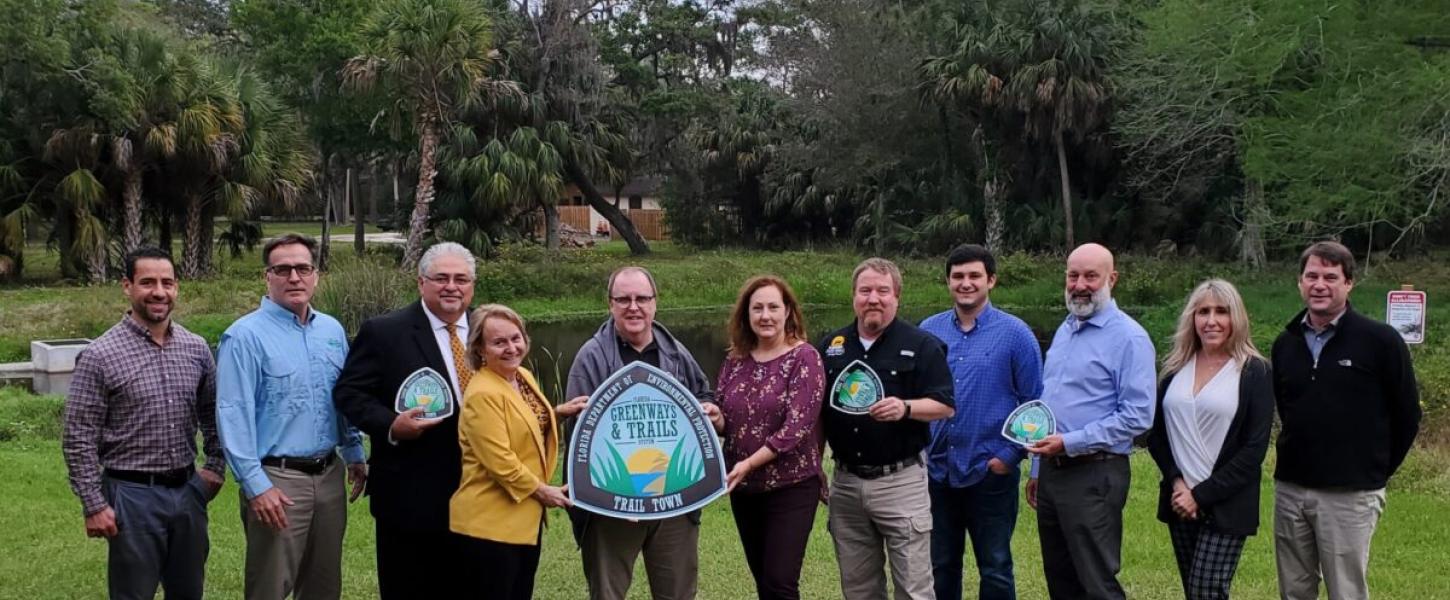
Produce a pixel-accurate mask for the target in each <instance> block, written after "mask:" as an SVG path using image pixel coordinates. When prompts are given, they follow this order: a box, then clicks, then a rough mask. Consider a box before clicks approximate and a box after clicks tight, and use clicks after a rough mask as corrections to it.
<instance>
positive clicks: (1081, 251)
mask: <svg viewBox="0 0 1450 600" xmlns="http://www.w3.org/2000/svg"><path fill="white" fill-rule="evenodd" d="M1074 265H1076V266H1078V267H1079V268H1084V267H1089V266H1091V267H1095V268H1098V269H1100V270H1101V271H1102V272H1103V273H1112V272H1113V251H1112V250H1108V249H1107V248H1106V247H1105V246H1103V245H1102V244H1083V245H1081V246H1078V247H1077V248H1076V249H1074V250H1073V251H1072V253H1071V254H1068V255H1067V267H1068V268H1069V269H1071V268H1072V267H1073V266H1074Z"/></svg>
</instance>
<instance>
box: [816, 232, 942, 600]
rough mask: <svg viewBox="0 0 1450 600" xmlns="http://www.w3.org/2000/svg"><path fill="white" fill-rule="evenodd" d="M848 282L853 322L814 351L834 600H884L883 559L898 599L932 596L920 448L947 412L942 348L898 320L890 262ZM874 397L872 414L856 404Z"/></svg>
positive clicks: (896, 276)
mask: <svg viewBox="0 0 1450 600" xmlns="http://www.w3.org/2000/svg"><path fill="white" fill-rule="evenodd" d="M851 281H852V297H853V300H852V307H853V308H854V309H855V312H856V321H855V322H854V323H852V324H851V325H849V326H846V327H844V328H841V329H839V330H837V331H835V332H832V333H831V334H829V335H827V336H826V338H825V339H823V340H822V341H821V343H820V345H819V346H818V350H820V352H821V356H822V358H823V359H824V361H825V366H826V380H827V381H830V382H832V383H833V385H832V386H831V389H828V390H827V398H826V401H825V404H826V407H825V408H823V409H822V411H821V412H822V414H821V420H822V422H823V424H824V426H825V433H826V440H827V441H828V442H830V444H831V453H832V455H833V456H834V457H835V460H836V473H835V477H833V478H832V481H831V491H830V520H829V524H830V531H831V537H832V539H833V540H835V545H836V561H837V563H838V565H839V566H840V569H841V595H842V596H843V597H844V598H846V600H855V599H858V598H861V599H865V598H872V599H875V598H885V597H886V576H885V573H884V568H883V567H884V566H885V561H886V559H887V558H890V560H891V579H892V582H893V583H894V584H895V587H896V594H895V596H896V598H898V599H901V598H912V599H917V600H919V599H923V598H925V599H930V598H933V596H934V594H933V587H932V574H931V500H930V497H929V495H928V494H927V475H926V467H925V466H924V465H923V461H922V450H923V449H924V448H926V445H927V443H928V442H929V441H930V439H931V431H930V429H929V427H928V425H927V422H928V421H933V420H936V419H945V418H948V417H951V416H952V414H953V412H954V408H953V407H954V404H953V401H952V391H953V386H952V376H951V371H950V370H949V369H948V368H947V360H946V348H945V347H943V345H942V343H941V341H940V340H938V339H937V338H936V337H935V336H933V335H931V334H929V333H926V332H924V331H922V330H920V329H917V328H916V327H915V326H913V325H911V324H910V323H907V322H905V321H901V320H898V319H897V318H896V309H897V306H898V305H899V304H900V300H901V271H900V270H899V269H897V268H896V265H895V264H893V263H892V262H891V261H889V260H886V259H884V258H870V259H867V260H865V261H862V262H861V264H860V265H857V266H856V270H855V272H854V273H852V275H851ZM863 365H864V366H865V367H868V368H863ZM873 372H874V376H873V374H872V373H873ZM877 384H879V385H880V389H879V391H878V390H876V387H875V386H876V385H877ZM877 394H879V395H880V399H879V400H877V401H876V402H875V403H874V404H870V406H869V408H866V407H861V406H859V404H861V403H865V402H869V401H870V400H873V399H875V397H876V395H877Z"/></svg>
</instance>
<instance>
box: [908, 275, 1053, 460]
mask: <svg viewBox="0 0 1450 600" xmlns="http://www.w3.org/2000/svg"><path fill="white" fill-rule="evenodd" d="M921 328H922V330H924V331H926V332H927V333H930V334H932V335H935V336H936V337H937V339H940V340H941V341H942V342H943V343H945V344H946V346H947V365H948V366H949V367H950V368H951V371H952V381H953V383H954V384H955V386H954V389H955V390H956V398H957V399H958V400H959V401H958V402H957V412H956V414H955V415H953V416H952V418H950V419H942V420H940V421H933V422H932V423H931V446H929V447H928V448H927V471H928V473H929V474H930V475H931V480H932V481H934V482H938V483H945V484H946V485H949V486H951V487H968V486H971V485H975V484H976V483H977V482H980V481H981V480H982V479H983V478H985V477H986V476H987V461H989V460H991V459H992V458H996V459H998V460H1001V461H1002V462H1003V463H1006V464H1007V466H1009V467H1015V466H1016V465H1017V464H1018V463H1020V462H1022V458H1023V457H1024V456H1025V454H1026V452H1025V451H1024V450H1023V449H1022V447H1021V446H1019V445H1017V444H1015V443H1013V442H1012V441H1010V440H1008V439H1007V438H1005V437H1002V425H1003V423H1005V422H1006V420H1007V415H1009V414H1011V413H1012V411H1013V410H1014V409H1016V408H1017V406H1018V405H1019V404H1022V403H1023V402H1028V401H1031V400H1035V399H1037V398H1038V397H1040V396H1042V346H1041V345H1039V344H1038V343H1037V338H1036V337H1034V336H1033V335H1032V328H1030V327H1028V326H1027V324H1026V323H1024V322H1022V319H1019V318H1017V317H1015V316H1012V315H1010V314H1007V313H1005V312H1002V311H1001V310H998V309H997V307H995V306H992V305H991V303H988V304H987V305H986V306H985V307H983V308H982V312H981V313H980V314H978V315H977V320H976V324H975V325H973V326H972V330H971V331H962V327H961V322H960V321H959V320H958V319H957V311H956V310H947V311H945V312H942V313H938V314H935V315H932V316H930V317H927V318H926V320H924V321H922V322H921Z"/></svg>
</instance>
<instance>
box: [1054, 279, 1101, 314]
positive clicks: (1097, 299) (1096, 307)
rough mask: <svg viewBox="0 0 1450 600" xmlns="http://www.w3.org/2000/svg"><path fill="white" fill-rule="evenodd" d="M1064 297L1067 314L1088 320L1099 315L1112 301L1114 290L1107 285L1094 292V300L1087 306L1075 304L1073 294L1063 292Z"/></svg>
mask: <svg viewBox="0 0 1450 600" xmlns="http://www.w3.org/2000/svg"><path fill="white" fill-rule="evenodd" d="M1062 297H1063V299H1064V300H1065V301H1066V303H1067V312H1069V313H1071V314H1072V316H1074V317H1077V318H1079V319H1088V318H1091V317H1092V316H1093V315H1095V314H1098V311H1100V310H1102V309H1103V307H1104V306H1107V305H1108V302H1110V301H1112V299H1113V288H1112V287H1111V286H1107V285H1105V286H1103V287H1100V288H1098V291H1096V292H1093V297H1092V300H1091V301H1089V302H1088V303H1087V304H1079V303H1077V302H1073V298H1072V292H1068V291H1063V293H1062Z"/></svg>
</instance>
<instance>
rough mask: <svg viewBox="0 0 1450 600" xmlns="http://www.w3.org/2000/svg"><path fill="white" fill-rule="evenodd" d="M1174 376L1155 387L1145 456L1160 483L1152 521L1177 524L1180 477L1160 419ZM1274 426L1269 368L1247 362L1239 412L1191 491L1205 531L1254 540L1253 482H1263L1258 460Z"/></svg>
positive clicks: (1255, 501) (1256, 506) (1256, 491)
mask: <svg viewBox="0 0 1450 600" xmlns="http://www.w3.org/2000/svg"><path fill="white" fill-rule="evenodd" d="M1174 375H1176V373H1169V374H1167V375H1166V376H1164V377H1163V380H1162V381H1160V382H1158V406H1157V411H1155V412H1154V415H1153V430H1152V431H1151V432H1150V433H1149V435H1148V451H1149V453H1151V454H1152V455H1153V461H1154V462H1156V463H1158V470H1159V471H1162V472H1163V481H1162V483H1160V484H1159V490H1158V520H1159V521H1163V522H1164V523H1168V522H1170V520H1178V515H1177V514H1176V513H1174V512H1173V504H1172V500H1173V481H1174V480H1175V479H1177V478H1179V477H1180V476H1182V474H1181V473H1180V472H1179V471H1178V464H1177V463H1175V462H1174V461H1173V449H1172V448H1171V447H1170V446H1169V443H1168V426H1167V423H1166V422H1165V421H1164V417H1163V396H1164V394H1165V393H1166V392H1167V391H1168V384H1170V383H1172V381H1173V377H1174ZM1273 423H1274V378H1273V376H1272V375H1271V372H1270V369H1269V364H1268V363H1267V362H1265V361H1263V360H1259V359H1251V360H1249V361H1248V363H1247V364H1245V365H1244V367H1243V371H1242V373H1241V374H1240V376H1239V408H1238V411H1237V412H1235V413H1234V418H1233V421H1232V422H1230V423H1229V428H1228V434H1227V435H1225V436H1224V438H1223V447H1222V448H1221V449H1220V450H1219V453H1218V459H1217V460H1215V461H1214V464H1213V474H1211V475H1209V477H1208V479H1206V480H1204V481H1203V482H1201V483H1199V484H1198V486H1197V487H1195V488H1193V501H1194V502H1196V503H1198V512H1199V518H1200V519H1201V520H1203V522H1204V524H1205V525H1207V526H1208V527H1209V528H1211V529H1213V530H1215V531H1217V532H1219V533H1223V534H1225V535H1244V536H1248V535H1254V534H1255V533H1257V532H1258V529H1259V480H1260V479H1261V478H1262V476H1263V465H1264V454H1265V453H1267V452H1268V450H1269V430H1270V429H1271V428H1272V426H1273Z"/></svg>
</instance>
